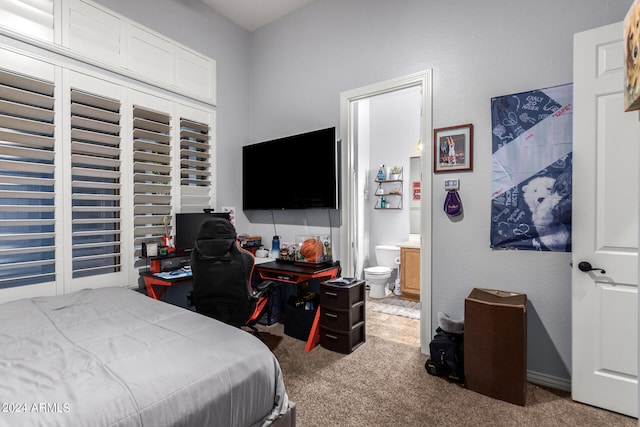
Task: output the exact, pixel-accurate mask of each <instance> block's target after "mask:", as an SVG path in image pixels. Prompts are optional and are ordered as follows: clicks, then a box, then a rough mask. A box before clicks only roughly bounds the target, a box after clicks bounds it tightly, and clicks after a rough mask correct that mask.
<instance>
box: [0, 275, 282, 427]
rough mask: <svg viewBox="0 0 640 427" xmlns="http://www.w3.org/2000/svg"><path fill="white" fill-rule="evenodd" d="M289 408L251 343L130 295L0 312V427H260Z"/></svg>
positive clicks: (257, 345) (273, 370) (212, 323)
mask: <svg viewBox="0 0 640 427" xmlns="http://www.w3.org/2000/svg"><path fill="white" fill-rule="evenodd" d="M287 407H288V397H287V394H286V391H285V389H284V383H283V380H282V373H281V370H280V366H279V364H278V361H277V360H276V358H275V357H274V356H273V354H272V353H271V351H270V350H269V349H268V348H267V347H266V346H265V345H264V344H263V343H262V342H261V341H260V340H259V339H257V338H256V337H254V336H253V335H251V334H250V333H247V332H245V331H242V330H240V329H237V328H234V327H231V326H228V325H226V324H224V323H221V322H218V321H216V320H214V319H210V318H208V317H205V316H202V315H200V314H197V313H194V312H191V311H189V310H186V309H183V308H180V307H176V306H173V305H170V304H167V303H164V302H161V301H155V300H153V299H151V298H148V297H146V296H145V295H142V294H140V293H138V292H136V291H133V290H130V289H124V288H116V287H113V288H101V289H95V290H83V291H79V292H75V293H72V294H68V295H61V296H55V297H37V298H32V299H23V300H17V301H12V302H8V303H5V304H2V305H0V426H12V427H14V426H31V425H46V426H243V427H244V426H260V425H270V424H271V423H272V422H273V421H274V420H275V419H277V418H278V417H279V416H280V415H281V414H284V413H285V412H286V411H287Z"/></svg>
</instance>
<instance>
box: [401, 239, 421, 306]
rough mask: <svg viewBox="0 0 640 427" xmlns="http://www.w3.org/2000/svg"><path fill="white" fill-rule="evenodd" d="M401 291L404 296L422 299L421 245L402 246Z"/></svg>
mask: <svg viewBox="0 0 640 427" xmlns="http://www.w3.org/2000/svg"><path fill="white" fill-rule="evenodd" d="M400 291H401V292H402V298H404V299H409V300H413V301H420V247H418V246H400Z"/></svg>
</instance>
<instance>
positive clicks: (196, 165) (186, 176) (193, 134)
mask: <svg viewBox="0 0 640 427" xmlns="http://www.w3.org/2000/svg"><path fill="white" fill-rule="evenodd" d="M210 156H211V155H210V153H209V126H207V125H206V124H204V123H198V122H195V121H192V120H189V119H185V118H182V119H180V185H183V186H196V187H209V185H210V184H211V183H210V179H209V177H210V175H211V172H210V171H209V166H210Z"/></svg>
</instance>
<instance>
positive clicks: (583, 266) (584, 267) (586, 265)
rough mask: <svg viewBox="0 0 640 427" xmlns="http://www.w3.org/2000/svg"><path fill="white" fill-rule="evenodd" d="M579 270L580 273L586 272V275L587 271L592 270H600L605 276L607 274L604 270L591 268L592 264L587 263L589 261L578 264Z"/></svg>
mask: <svg viewBox="0 0 640 427" xmlns="http://www.w3.org/2000/svg"><path fill="white" fill-rule="evenodd" d="M578 269H579V270H580V271H584V272H585V273H586V272H587V271H591V270H600V273H602V274H605V273H606V271H604V268H597V267H596V268H593V267H592V266H591V263H590V262H587V261H582V262H581V263H580V264H578Z"/></svg>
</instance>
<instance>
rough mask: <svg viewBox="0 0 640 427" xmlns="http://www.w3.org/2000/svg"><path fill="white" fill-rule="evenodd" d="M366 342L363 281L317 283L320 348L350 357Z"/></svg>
mask: <svg viewBox="0 0 640 427" xmlns="http://www.w3.org/2000/svg"><path fill="white" fill-rule="evenodd" d="M364 342H365V292H364V280H360V281H356V282H354V283H352V284H350V285H335V284H331V283H329V282H322V283H321V284H320V345H321V346H322V347H324V348H326V349H327V350H331V351H335V352H338V353H343V354H349V353H351V352H353V351H354V350H355V349H356V348H358V347H359V346H360V345H362V344H363V343H364Z"/></svg>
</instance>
